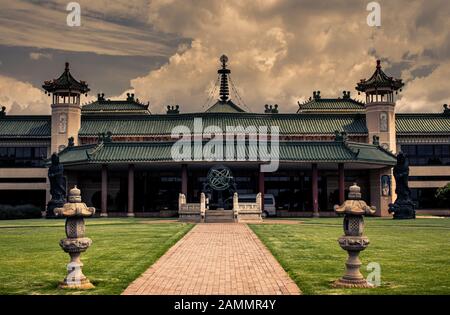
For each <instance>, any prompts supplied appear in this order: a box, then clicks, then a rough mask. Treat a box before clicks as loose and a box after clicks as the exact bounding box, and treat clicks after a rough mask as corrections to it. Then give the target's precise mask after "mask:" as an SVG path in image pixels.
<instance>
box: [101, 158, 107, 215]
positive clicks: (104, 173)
mask: <svg viewBox="0 0 450 315" xmlns="http://www.w3.org/2000/svg"><path fill="white" fill-rule="evenodd" d="M100 216H102V217H107V216H108V166H107V165H106V164H104V165H102V209H101V213H100Z"/></svg>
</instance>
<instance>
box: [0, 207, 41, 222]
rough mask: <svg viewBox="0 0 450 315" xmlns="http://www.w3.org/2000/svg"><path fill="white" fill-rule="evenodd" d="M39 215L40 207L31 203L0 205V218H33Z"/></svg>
mask: <svg viewBox="0 0 450 315" xmlns="http://www.w3.org/2000/svg"><path fill="white" fill-rule="evenodd" d="M41 216H42V213H41V209H39V207H36V206H34V205H31V204H27V205H20V206H11V205H0V220H13V219H33V218H40V217H41Z"/></svg>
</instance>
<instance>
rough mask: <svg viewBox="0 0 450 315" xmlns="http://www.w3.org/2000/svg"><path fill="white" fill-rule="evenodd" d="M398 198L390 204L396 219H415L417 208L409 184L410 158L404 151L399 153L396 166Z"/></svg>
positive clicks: (395, 175) (396, 191)
mask: <svg viewBox="0 0 450 315" xmlns="http://www.w3.org/2000/svg"><path fill="white" fill-rule="evenodd" d="M394 178H395V183H396V188H395V193H396V194H397V199H396V200H395V202H394V203H391V204H390V205H389V213H394V219H415V218H416V210H415V205H414V202H413V201H412V200H411V190H410V189H409V185H408V178H409V160H408V157H407V156H406V155H405V154H404V153H403V152H399V153H398V155H397V165H395V166H394Z"/></svg>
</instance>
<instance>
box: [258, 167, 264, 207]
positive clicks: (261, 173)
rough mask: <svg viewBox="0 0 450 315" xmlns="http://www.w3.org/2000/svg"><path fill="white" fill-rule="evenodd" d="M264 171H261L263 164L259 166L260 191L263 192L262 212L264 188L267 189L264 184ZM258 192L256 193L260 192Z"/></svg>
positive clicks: (262, 195)
mask: <svg viewBox="0 0 450 315" xmlns="http://www.w3.org/2000/svg"><path fill="white" fill-rule="evenodd" d="M264 178H265V177H264V172H261V166H260V167H259V174H258V190H259V191H258V192H260V193H261V200H262V202H261V212H264V190H265V185H264ZM258 192H256V193H258Z"/></svg>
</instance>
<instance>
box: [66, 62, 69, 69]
mask: <svg viewBox="0 0 450 315" xmlns="http://www.w3.org/2000/svg"><path fill="white" fill-rule="evenodd" d="M65 70H66V71H69V63H68V62H66V68H65Z"/></svg>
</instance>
